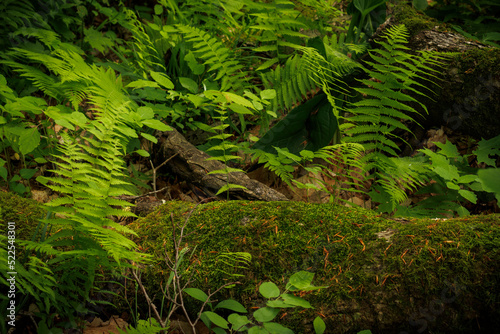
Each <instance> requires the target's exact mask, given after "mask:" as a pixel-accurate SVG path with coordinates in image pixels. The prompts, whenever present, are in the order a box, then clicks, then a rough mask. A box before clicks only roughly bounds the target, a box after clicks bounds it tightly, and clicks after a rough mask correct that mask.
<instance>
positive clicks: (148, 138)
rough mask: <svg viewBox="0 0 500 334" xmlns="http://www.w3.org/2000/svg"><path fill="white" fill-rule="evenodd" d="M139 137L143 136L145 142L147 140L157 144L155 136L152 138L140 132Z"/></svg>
mask: <svg viewBox="0 0 500 334" xmlns="http://www.w3.org/2000/svg"><path fill="white" fill-rule="evenodd" d="M141 136H143V137H144V138H146V139H147V140H149V141H150V142H153V143H155V144H156V143H158V139H156V137H155V136H152V135H150V134H149V133H144V132H141Z"/></svg>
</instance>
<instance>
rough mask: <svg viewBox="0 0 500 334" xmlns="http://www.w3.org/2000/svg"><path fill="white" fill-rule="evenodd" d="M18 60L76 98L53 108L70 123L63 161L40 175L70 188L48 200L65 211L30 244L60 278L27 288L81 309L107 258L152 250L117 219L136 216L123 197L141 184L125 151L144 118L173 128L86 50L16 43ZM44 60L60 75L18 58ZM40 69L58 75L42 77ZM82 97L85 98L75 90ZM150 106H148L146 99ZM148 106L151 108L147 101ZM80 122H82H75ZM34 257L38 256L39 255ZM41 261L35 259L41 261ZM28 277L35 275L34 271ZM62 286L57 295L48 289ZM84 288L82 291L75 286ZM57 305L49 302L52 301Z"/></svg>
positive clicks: (111, 261)
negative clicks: (138, 245) (138, 244)
mask: <svg viewBox="0 0 500 334" xmlns="http://www.w3.org/2000/svg"><path fill="white" fill-rule="evenodd" d="M9 55H10V56H11V59H10V60H8V61H5V62H4V63H6V64H8V65H11V66H12V67H13V68H14V69H16V70H17V71H20V72H21V73H22V74H23V75H25V76H26V77H28V78H32V80H33V81H34V82H36V84H37V85H39V87H40V88H41V89H43V90H44V91H46V92H49V93H52V92H54V95H55V96H57V98H58V100H59V101H65V100H68V99H69V100H71V101H72V102H73V107H74V109H75V111H74V112H73V113H69V115H68V113H67V112H66V111H65V109H64V108H63V106H52V107H49V108H47V110H46V114H47V116H50V117H52V118H53V119H54V120H55V121H56V122H59V123H61V124H65V126H66V127H67V131H61V132H60V133H59V134H58V135H60V144H59V147H58V151H59V152H61V155H60V156H55V157H54V158H55V160H54V161H53V163H54V165H55V166H56V167H57V168H56V169H53V170H51V172H53V173H54V176H53V177H42V176H40V177H38V178H37V180H38V181H39V182H41V183H43V184H46V185H47V186H48V187H49V188H51V189H53V190H55V191H57V192H59V193H60V194H62V195H63V196H62V197H59V198H58V199H56V200H54V201H52V202H50V203H48V204H47V207H48V208H49V210H51V211H52V212H53V213H56V214H58V215H59V217H58V218H48V219H45V220H43V221H44V222H45V223H47V224H50V225H52V226H53V227H54V228H53V230H54V231H56V232H55V233H53V234H52V235H51V236H50V237H48V238H47V239H45V240H43V241H41V242H26V243H24V246H25V247H26V249H27V250H28V251H33V252H36V253H38V254H39V256H40V257H42V256H45V257H47V258H48V262H47V269H50V272H49V271H47V274H44V275H46V276H47V277H48V278H49V277H54V278H55V279H56V280H57V282H58V285H57V286H51V285H50V284H49V283H50V282H49V281H46V282H45V283H43V282H41V281H40V280H39V281H38V282H40V283H36V284H39V286H38V285H36V284H35V283H33V284H34V285H32V286H31V287H30V286H29V284H28V285H25V286H24V287H25V290H24V291H25V292H27V293H28V294H30V295H32V296H34V297H37V296H38V295H40V296H47V298H46V299H43V298H42V299H43V300H44V303H49V302H50V306H51V307H55V308H56V310H57V313H59V314H65V315H67V316H70V314H68V313H67V311H68V310H74V309H75V308H76V307H78V304H80V303H81V302H82V301H84V300H85V299H87V298H88V296H89V293H90V290H91V289H92V287H93V279H94V275H95V271H96V270H97V269H98V268H99V267H100V266H102V267H103V268H106V269H113V268H116V267H118V266H120V265H122V264H123V262H125V261H126V260H132V261H135V262H141V261H144V260H145V258H144V257H143V256H141V255H139V254H138V253H136V252H134V249H135V244H134V243H133V242H132V241H130V240H129V239H128V238H127V237H126V235H127V234H131V233H132V232H131V230H129V229H128V228H126V227H124V226H122V225H120V224H117V223H115V221H114V220H113V219H112V218H113V217H117V216H133V214H132V213H130V212H128V211H125V210H122V208H123V207H128V206H130V204H129V203H128V202H126V201H123V200H119V199H118V198H117V197H119V196H122V195H133V193H132V192H131V189H134V187H133V186H132V184H131V182H130V181H129V180H128V179H129V177H128V176H127V174H126V170H125V166H124V160H123V159H124V156H125V154H127V145H128V144H129V142H130V140H131V138H137V137H138V135H137V131H138V130H140V129H141V128H142V127H143V126H144V125H147V126H149V127H153V128H155V129H160V130H162V131H165V130H168V129H169V128H168V127H167V126H166V125H164V124H163V123H161V122H159V121H156V120H154V119H152V117H153V116H154V112H153V110H149V111H148V112H145V111H146V110H142V111H143V112H141V113H139V112H138V108H137V105H136V104H135V103H134V102H133V101H132V100H131V99H130V98H129V97H128V96H126V95H125V94H124V87H123V85H122V82H121V78H120V77H117V76H116V74H115V72H114V71H113V70H106V69H104V68H99V67H97V66H95V65H93V66H90V65H88V64H86V63H85V61H84V60H83V58H82V57H81V56H79V55H78V54H76V53H74V52H71V51H67V50H58V51H53V52H51V53H50V54H47V53H37V52H33V51H27V50H22V49H14V50H12V51H11V53H10V54H9ZM13 59H16V60H22V61H25V62H30V63H37V62H39V63H44V64H45V65H46V69H47V70H46V71H44V72H49V71H50V72H52V73H53V74H52V75H49V74H45V73H42V74H41V71H36V70H34V69H33V68H32V67H30V66H26V65H24V64H22V63H18V62H16V61H14V60H13ZM39 77H42V78H43V79H45V78H47V77H48V78H50V79H51V80H42V81H43V82H42V81H40V80H39ZM75 97H77V98H75ZM83 98H85V99H87V101H88V105H89V106H92V108H91V109H90V110H91V111H92V112H93V119H88V118H87V117H86V116H85V114H83V113H80V112H79V109H80V108H81V106H80V105H79V102H81V101H82V99H83ZM142 108H143V109H144V108H145V107H142ZM146 109H147V108H146ZM76 127H78V128H79V130H75V129H76ZM33 263H34V262H33ZM34 266H35V264H34ZM25 274H26V275H24V276H23V277H24V278H25V279H26V281H27V282H28V278H29V272H27V273H25ZM50 289H57V291H58V293H56V294H55V295H56V300H54V298H52V297H50V298H49V296H48V295H47V294H49V293H50V291H51V290H50ZM75 291H76V293H74V292H75ZM46 308H47V310H46V312H47V313H49V306H46Z"/></svg>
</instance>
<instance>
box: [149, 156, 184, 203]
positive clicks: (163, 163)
mask: <svg viewBox="0 0 500 334" xmlns="http://www.w3.org/2000/svg"><path fill="white" fill-rule="evenodd" d="M178 154H179V153H178V152H177V153H175V154H174V155H172V156H171V157H170V158H168V159H167V160H165V161H163V162H162V163H161V164H160V165H159V166H158V167H156V168H155V166H154V165H153V162H152V161H151V160H149V163H150V164H151V168H152V169H153V190H154V191H153V193H154V194H155V197H156V198H158V197H157V196H156V171H157V170H158V169H160V168H161V167H162V166H164V165H165V164H166V163H167V162H169V161H170V160H172V159H173V158H175V157H176V156H177V155H178Z"/></svg>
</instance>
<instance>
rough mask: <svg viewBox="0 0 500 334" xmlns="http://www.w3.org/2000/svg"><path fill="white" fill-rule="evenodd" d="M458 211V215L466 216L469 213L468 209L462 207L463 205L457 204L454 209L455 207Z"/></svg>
mask: <svg viewBox="0 0 500 334" xmlns="http://www.w3.org/2000/svg"><path fill="white" fill-rule="evenodd" d="M455 210H456V211H457V213H458V215H459V216H460V217H465V216H468V215H470V212H469V210H467V209H466V208H464V207H463V206H461V205H459V206H458V207H457V208H456V209H455Z"/></svg>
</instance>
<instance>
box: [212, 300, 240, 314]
mask: <svg viewBox="0 0 500 334" xmlns="http://www.w3.org/2000/svg"><path fill="white" fill-rule="evenodd" d="M218 308H225V309H228V310H231V311H234V312H240V313H248V311H247V310H246V308H245V307H244V306H243V305H241V304H240V303H238V302H237V301H236V300H233V299H226V300H223V301H221V302H220V303H218V304H217V306H215V309H218Z"/></svg>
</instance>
